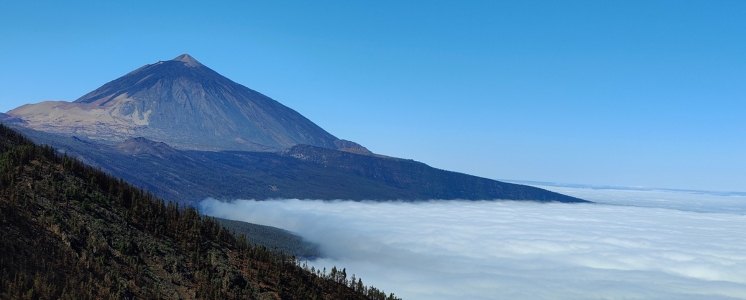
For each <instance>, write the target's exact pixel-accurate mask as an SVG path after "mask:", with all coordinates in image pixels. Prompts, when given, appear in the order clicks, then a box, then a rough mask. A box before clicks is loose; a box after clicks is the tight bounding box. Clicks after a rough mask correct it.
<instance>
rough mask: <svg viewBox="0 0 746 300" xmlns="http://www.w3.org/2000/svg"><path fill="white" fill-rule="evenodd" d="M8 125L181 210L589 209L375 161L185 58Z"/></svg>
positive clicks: (404, 163)
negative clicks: (400, 205) (204, 204)
mask: <svg viewBox="0 0 746 300" xmlns="http://www.w3.org/2000/svg"><path fill="white" fill-rule="evenodd" d="M0 121H2V122H4V123H6V124H8V125H9V126H13V127H14V128H17V129H18V130H20V131H22V132H23V133H24V134H26V135H27V136H28V137H30V138H31V139H32V140H34V141H35V142H37V143H43V144H48V145H51V146H53V147H55V148H56V149H58V150H59V151H61V152H64V153H67V154H68V155H70V156H74V157H76V158H78V159H79V160H81V161H83V162H85V163H87V164H90V165H93V166H96V167H99V168H101V169H102V170H103V171H105V172H108V173H109V174H112V175H114V176H117V177H121V178H124V179H126V180H127V181H129V182H131V183H133V184H135V185H137V186H140V187H144V188H147V189H149V190H151V191H153V192H154V193H156V194H157V195H159V196H162V197H166V198H168V199H172V200H177V201H180V202H183V203H191V202H193V201H199V200H202V199H204V198H206V197H215V198H219V199H236V198H242V199H260V200H263V199H273V198H300V199H349V200H404V201H417V200H428V199H466V200H479V199H488V200H489V199H503V200H533V201H542V202H548V201H559V202H585V201H584V200H581V199H577V198H573V197H569V196H566V195H561V194H558V193H554V192H550V191H547V190H543V189H538V188H534V187H530V186H525V185H518V184H511V183H505V182H499V181H495V180H490V179H486V178H480V177H476V176H470V175H466V174H460V173H456V172H449V171H445V170H439V169H435V168H432V167H430V166H427V165H425V164H423V163H420V162H416V161H413V160H407V159H399V158H394V157H388V156H384V155H378V154H374V153H372V152H370V151H369V150H368V149H366V148H365V147H363V146H361V145H359V144H357V143H354V142H351V141H347V140H341V139H337V138H336V137H334V136H333V135H331V134H329V133H327V132H326V131H324V130H323V129H321V128H320V127H318V126H316V125H315V124H314V123H312V122H311V121H309V120H308V119H306V118H305V117H303V116H301V115H300V114H298V113H297V112H295V111H293V110H292V109H290V108H287V107H285V106H283V105H282V104H280V103H278V102H277V101H275V100H272V99H270V98H268V97H266V96H264V95H262V94H260V93H258V92H256V91H253V90H251V89H249V88H246V87H244V86H242V85H239V84H237V83H235V82H233V81H231V80H229V79H227V78H225V77H223V76H221V75H220V74H218V73H216V72H215V71H213V70H211V69H209V68H207V67H206V66H204V65H202V64H201V63H199V62H198V61H197V60H195V59H194V58H193V57H191V56H189V55H187V54H184V55H181V56H179V57H177V58H175V59H173V60H170V61H161V62H157V63H155V64H151V65H146V66H143V67H141V68H139V69H136V70H134V71H132V72H130V73H128V74H126V75H124V76H122V77H120V78H118V79H116V80H113V81H111V82H109V83H107V84H105V85H103V86H102V87H100V88H98V89H96V90H94V91H92V92H90V93H88V94H86V95H84V96H83V97H81V98H79V99H78V100H76V101H74V102H51V101H48V102H42V103H38V104H29V105H24V106H21V107H18V108H16V109H14V110H11V111H10V112H8V114H7V115H4V116H0Z"/></svg>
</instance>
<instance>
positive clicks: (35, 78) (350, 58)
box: [0, 0, 746, 191]
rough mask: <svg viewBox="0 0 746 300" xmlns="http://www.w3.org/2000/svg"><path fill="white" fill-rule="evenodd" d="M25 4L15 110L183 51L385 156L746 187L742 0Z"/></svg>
mask: <svg viewBox="0 0 746 300" xmlns="http://www.w3.org/2000/svg"><path fill="white" fill-rule="evenodd" d="M31 2H32V1H12V2H11V1H6V0H0V111H3V112H5V111H8V110H10V109H12V108H15V107H17V106H19V105H22V104H25V103H36V102H40V101H43V100H67V101H73V100H75V99H77V98H78V97H80V96H81V95H83V94H85V93H87V92H89V91H91V90H93V89H95V88H97V87H98V86H100V85H102V84H104V83H106V82H108V81H110V80H112V79H115V78H116V77H119V76H121V75H123V74H125V73H127V72H129V71H131V70H133V69H135V68H138V67H140V66H142V65H144V64H147V63H153V62H156V61H159V60H168V59H171V58H173V57H175V56H177V55H179V54H181V53H185V52H186V53H189V54H191V55H192V56H194V57H195V58H197V59H198V60H199V61H200V62H202V63H203V64H205V65H207V66H209V67H211V68H212V69H214V70H216V71H217V72H219V73H221V74H223V75H225V76H227V77H228V78H231V79H233V80H234V81H236V82H238V83H241V84H243V85H246V86H248V87H249V88H252V89H255V90H257V91H260V92H262V93H264V94H266V95H268V96H270V97H272V98H274V99H275V100H278V101H280V102H281V103H283V104H285V105H287V106H289V107H291V108H293V109H295V110H297V111H298V112H300V113H301V114H303V115H305V116H306V117H308V118H309V119H311V120H312V121H314V122H315V123H317V124H318V125H320V126H321V127H323V128H324V129H326V130H327V131H329V132H330V133H332V134H334V135H336V136H337V137H340V138H344V139H350V140H354V141H356V142H359V143H361V144H363V145H364V146H367V147H368V148H369V149H371V150H373V151H374V152H377V153H382V154H386V155H391V156H397V157H404V158H412V159H416V160H419V161H423V162H425V163H428V164H430V165H432V166H434V167H438V168H442V169H449V170H455V171H460V172H465V173H470V174H474V175H480V176H484V177H489V178H494V179H515V180H537V181H553V182H562V183H584V184H602V185H621V186H648V187H666V188H686V189H709V190H735V191H744V190H746V21H744V20H746V1H582V2H571V1H546V2H544V1H542V2H533V1H510V2H498V1H483V2H477V1H472V2H466V1H368V2H363V1H339V2H314V3H311V1H299V2H281V1H261V2H255V3H254V2H252V3H251V4H249V2H250V1H236V2H242V4H236V3H233V2H217V1H210V2H207V1H205V2H190V1H175V2H170V3H169V2H167V1H117V2H116V3H115V2H114V1H46V2H45V1H33V2H35V3H31ZM153 2H158V3H153ZM243 2H246V3H243Z"/></svg>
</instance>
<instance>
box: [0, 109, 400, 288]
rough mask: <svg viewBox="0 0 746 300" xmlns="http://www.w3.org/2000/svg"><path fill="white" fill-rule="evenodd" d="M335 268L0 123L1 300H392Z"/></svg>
mask: <svg viewBox="0 0 746 300" xmlns="http://www.w3.org/2000/svg"><path fill="white" fill-rule="evenodd" d="M333 271H334V272H332V273H329V274H327V273H326V272H319V271H318V270H307V269H305V268H304V267H301V266H300V265H299V262H298V261H297V260H296V259H295V258H294V257H292V256H290V255H287V254H284V253H282V252H276V251H273V250H270V249H268V248H266V247H262V246H254V245H252V244H250V243H249V242H247V241H246V238H245V237H236V236H234V235H233V234H232V233H231V232H230V231H229V230H228V229H226V228H224V227H223V226H221V225H220V224H219V223H218V221H216V220H215V219H212V218H206V217H203V216H200V215H199V213H198V212H197V211H196V210H195V209H194V208H191V207H181V206H179V205H177V204H174V203H171V202H165V201H164V200H162V199H159V198H157V197H154V196H153V195H152V194H150V193H149V192H144V191H142V190H140V189H137V188H135V187H133V186H131V185H130V184H128V183H125V182H123V181H122V180H121V179H117V178H114V177H112V176H109V175H107V174H105V173H103V172H101V171H99V170H97V169H94V168H91V167H88V166H86V165H84V164H82V163H81V162H79V161H77V160H75V159H72V158H69V157H63V156H59V155H57V154H55V151H54V150H53V149H52V148H51V147H48V146H37V145H34V144H33V143H31V142H30V141H29V140H27V139H26V138H25V137H23V136H21V135H19V134H17V133H16V132H14V131H13V130H11V129H9V128H7V127H5V126H4V125H2V124H0V299H398V298H396V297H395V296H394V295H393V294H389V295H388V296H387V295H386V294H385V293H383V292H382V291H380V290H378V289H376V288H373V287H367V286H365V285H364V284H363V283H362V281H361V280H359V279H356V280H351V279H348V278H347V274H346V272H345V270H342V271H338V270H337V269H336V268H335V269H334V270H333ZM353 278H354V277H353Z"/></svg>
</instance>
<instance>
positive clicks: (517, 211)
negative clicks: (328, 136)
mask: <svg viewBox="0 0 746 300" xmlns="http://www.w3.org/2000/svg"><path fill="white" fill-rule="evenodd" d="M545 188H547V189H551V190H555V191H559V192H563V193H566V194H569V195H573V196H577V197H581V198H583V199H587V200H591V201H595V202H596V203H595V204H562V203H544V204H542V203H533V202H516V201H438V200H433V201H427V202H420V203H406V202H383V203H375V202H352V201H318V200H276V201H253V200H236V201H230V202H222V201H218V200H214V199H206V200H204V201H202V203H201V204H200V210H201V211H202V212H203V213H206V214H208V215H214V216H217V217H223V218H228V219H234V220H242V221H247V222H252V223H258V224H263V225H269V226H275V227H280V228H283V229H287V230H290V231H293V232H296V233H298V234H299V235H301V236H303V237H304V238H306V239H307V240H309V241H311V242H314V243H317V244H319V245H320V246H321V248H322V251H324V253H325V254H326V258H324V259H319V260H316V261H312V262H309V264H310V265H313V266H315V267H316V268H324V267H325V268H327V270H328V269H330V268H331V267H332V266H338V267H344V268H346V269H347V274H353V273H354V274H356V276H357V277H360V278H362V279H363V282H364V283H366V284H371V285H373V286H376V287H378V288H381V289H384V290H385V291H386V292H394V293H395V294H396V295H397V296H399V297H402V298H404V299H405V300H417V299H746V196H743V195H730V196H723V195H714V194H706V193H692V192H677V191H659V190H647V191H640V190H614V189H590V188H568V187H545Z"/></svg>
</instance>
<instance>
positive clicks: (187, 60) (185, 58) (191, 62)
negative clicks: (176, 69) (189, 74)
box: [172, 53, 202, 67]
mask: <svg viewBox="0 0 746 300" xmlns="http://www.w3.org/2000/svg"><path fill="white" fill-rule="evenodd" d="M172 61H180V62H183V63H184V64H186V65H187V66H189V67H200V66H202V64H201V63H199V62H198V61H197V60H196V59H194V57H192V56H191V55H189V54H186V53H184V54H182V55H179V56H177V57H176V58H174V59H172Z"/></svg>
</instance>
